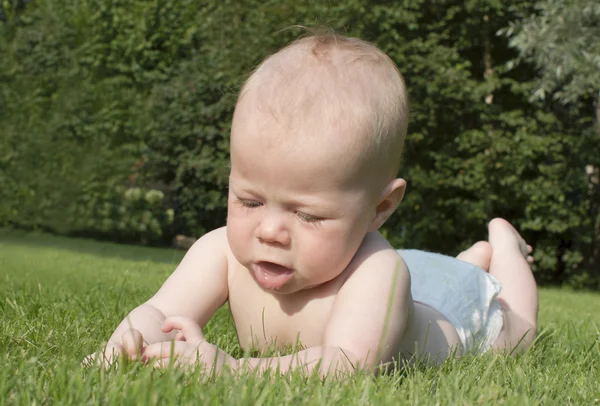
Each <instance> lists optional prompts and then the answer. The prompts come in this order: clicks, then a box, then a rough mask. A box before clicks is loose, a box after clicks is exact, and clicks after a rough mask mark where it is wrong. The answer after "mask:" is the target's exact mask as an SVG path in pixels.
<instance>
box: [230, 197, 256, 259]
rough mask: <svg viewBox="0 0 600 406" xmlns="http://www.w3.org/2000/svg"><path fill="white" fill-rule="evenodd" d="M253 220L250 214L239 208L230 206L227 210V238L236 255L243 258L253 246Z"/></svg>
mask: <svg viewBox="0 0 600 406" xmlns="http://www.w3.org/2000/svg"><path fill="white" fill-rule="evenodd" d="M253 230H254V229H253V227H252V222H251V220H250V218H249V216H248V215H247V214H245V213H243V212H241V209H239V208H230V209H228V211H227V240H228V241H229V247H230V248H231V251H232V252H233V254H234V255H235V256H236V258H238V259H241V257H242V256H244V252H246V251H247V250H248V249H249V248H250V247H251V241H249V239H250V238H251V237H252V235H253V234H254V231H253Z"/></svg>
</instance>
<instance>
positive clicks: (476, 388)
mask: <svg viewBox="0 0 600 406" xmlns="http://www.w3.org/2000/svg"><path fill="white" fill-rule="evenodd" d="M182 256H183V253H182V252H180V251H175V250H167V249H151V248H143V247H134V246H125V245H116V244H109V243H99V242H94V241H86V240H76V239H67V238H59V237H54V236H48V235H39V234H32V233H23V232H14V231H7V230H0V323H1V324H0V365H1V368H0V404H7V403H8V404H11V403H12V404H34V403H35V404H40V403H43V404H45V403H58V404H65V403H67V404H69V403H70V404H111V405H112V404H148V403H150V404H152V403H160V404H207V403H209V404H236V405H237V404H277V405H279V404H286V403H287V404H297V403H302V404H315V405H317V404H318V405H322V404H369V405H371V404H377V405H378V404H411V405H412V404H423V405H430V404H448V405H456V404H496V403H501V402H504V404H515V405H526V404H538V403H542V404H574V405H578V404H594V403H600V372H599V368H600V333H599V331H598V329H599V326H600V294H597V293H578V292H571V291H568V290H558V289H552V290H549V289H543V290H541V298H540V337H539V339H538V342H537V343H536V346H535V347H534V348H533V349H532V350H531V351H529V352H528V353H527V354H525V355H524V356H522V357H519V358H517V359H512V358H507V357H504V356H496V355H492V354H486V355H483V356H478V357H465V358H463V359H460V360H451V361H448V362H446V363H445V364H444V365H442V366H441V367H439V368H425V367H415V368H410V369H409V370H404V371H399V372H396V373H393V374H389V375H382V376H377V377H375V376H372V375H369V374H365V373H359V374H357V375H355V376H352V377H349V378H347V379H343V380H342V381H341V382H335V381H331V380H326V381H322V380H321V379H319V378H317V377H303V376H301V375H300V374H291V375H290V376H286V377H274V376H271V377H257V376H254V375H252V374H247V375H244V376H242V377H237V378H235V377H232V376H229V375H227V374H225V375H223V376H220V377H217V378H213V377H206V376H202V375H201V373H200V371H193V372H183V371H177V370H166V371H152V370H150V369H147V368H143V367H141V366H140V365H138V364H135V363H132V364H130V365H127V366H125V367H123V368H120V369H119V370H110V371H102V370H100V369H99V368H89V369H86V368H82V367H81V366H80V362H81V360H82V359H83V357H84V356H85V355H87V354H89V353H91V352H93V351H95V350H97V349H98V348H99V347H100V346H101V345H102V343H103V341H104V340H106V339H107V338H108V337H109V336H110V334H111V333H112V331H113V329H114V327H115V326H116V325H117V324H118V323H119V321H120V320H121V319H122V318H123V316H124V315H125V314H126V313H127V312H128V311H129V310H130V309H131V308H133V307H134V306H136V305H137V304H139V303H140V302H142V301H144V300H145V299H147V298H148V297H149V296H150V295H152V294H153V293H154V292H155V291H156V289H158V287H159V286H160V285H161V283H162V281H164V279H165V278H166V277H167V275H168V274H169V273H170V272H171V271H172V270H173V269H174V267H175V266H176V264H177V262H178V261H179V260H180V259H181V257H182ZM205 334H206V336H207V338H208V339H209V340H210V341H211V342H213V343H215V344H217V345H218V346H219V347H221V348H222V349H224V350H226V351H228V352H230V353H232V354H234V355H235V356H240V355H241V351H240V349H239V346H238V344H237V340H236V335H235V331H234V330H233V324H232V321H231V317H230V314H229V312H228V310H227V309H226V308H223V309H221V310H219V312H218V313H217V315H216V316H215V317H214V318H213V320H212V321H211V323H210V324H209V325H208V326H207V328H206V329H205Z"/></svg>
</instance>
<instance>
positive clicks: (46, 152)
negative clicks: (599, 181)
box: [0, 0, 600, 287]
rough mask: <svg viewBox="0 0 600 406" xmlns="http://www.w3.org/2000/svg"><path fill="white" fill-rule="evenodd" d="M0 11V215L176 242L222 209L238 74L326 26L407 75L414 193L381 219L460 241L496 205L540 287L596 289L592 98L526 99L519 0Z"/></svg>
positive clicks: (438, 246) (69, 3)
mask: <svg viewBox="0 0 600 406" xmlns="http://www.w3.org/2000/svg"><path fill="white" fill-rule="evenodd" d="M1 4H2V9H1V10H0V193H1V195H0V223H2V224H4V225H9V226H15V227H22V228H30V229H33V228H41V229H46V230H50V231H53V232H58V233H63V234H72V235H91V236H96V237H101V238H109V239H112V240H117V241H130V242H138V243H146V244H162V243H167V242H168V241H170V239H171V238H172V237H173V236H174V235H175V234H180V233H182V234H187V235H196V236H198V235H201V234H202V233H204V232H205V231H206V230H209V229H211V228H214V227H217V226H219V225H222V224H224V221H225V214H226V207H225V205H226V198H225V196H226V193H225V192H226V185H227V176H228V136H229V127H230V119H231V113H232V110H233V106H234V104H235V97H236V92H237V89H238V88H239V86H240V84H241V83H242V82H243V80H244V79H245V77H246V75H247V74H248V72H250V71H251V69H252V68H253V67H254V66H256V64H257V63H258V62H259V61H260V60H261V59H262V58H263V57H264V56H266V55H268V54H269V53H271V52H273V51H274V50H276V49H277V48H279V47H281V46H282V45H284V44H285V43H287V42H289V41H290V40H292V39H294V38H296V37H297V36H298V35H301V34H302V30H301V29H297V28H290V27H291V26H293V25H304V26H313V27H314V26H326V27H329V29H332V30H335V31H337V32H343V33H347V34H349V35H356V36H360V37H362V38H364V39H367V40H371V41H373V42H375V43H377V44H378V45H379V46H380V47H381V48H383V49H384V50H385V51H386V52H387V53H388V54H389V55H390V56H391V57H392V58H393V59H394V60H395V61H396V62H397V64H398V66H399V67H400V69H401V71H402V72H403V73H404V75H405V77H406V81H407V84H408V88H409V92H410V95H411V103H412V116H411V121H410V126H409V136H408V140H407V145H406V154H405V162H404V166H403V169H402V176H403V177H405V178H406V179H407V180H408V183H409V189H408V193H407V195H406V198H405V201H404V202H403V204H402V205H401V208H400V209H399V211H398V213H397V214H396V215H395V216H394V217H393V218H392V219H391V220H390V222H389V223H388V224H387V226H386V229H385V230H384V232H385V233H386V235H387V237H388V238H389V239H390V240H391V241H392V242H393V243H394V244H395V245H397V246H409V247H419V248H425V249H430V250H436V251H441V252H445V253H450V254H455V253H456V252H458V251H459V250H461V249H463V248H465V247H466V246H467V245H469V244H471V243H473V242H474V241H475V240H476V239H483V238H485V224H486V222H487V221H488V220H489V219H490V218H492V217H494V216H505V217H507V218H509V219H510V220H511V221H513V222H514V223H515V225H516V226H517V227H519V228H520V229H521V230H522V231H523V233H524V234H525V236H526V237H527V239H528V240H529V241H530V242H531V243H532V244H533V245H534V246H535V248H536V260H537V264H536V267H535V270H536V275H537V277H538V280H539V281H540V282H552V283H563V282H568V283H570V284H573V285H577V286H583V285H585V286H591V287H594V286H596V287H597V286H598V285H597V283H598V280H599V276H600V270H599V269H598V264H593V263H591V262H590V261H589V259H588V258H590V252H591V250H592V249H593V247H594V245H595V244H598V240H597V238H598V236H596V235H594V225H595V223H596V222H597V221H598V213H597V211H595V210H597V205H594V204H593V196H592V194H591V191H590V183H589V179H588V177H587V175H586V173H585V165H589V164H592V165H596V166H598V165H600V162H599V160H600V142H599V141H600V140H599V138H600V137H599V135H598V133H597V132H595V131H594V130H593V111H592V108H593V107H592V104H591V103H590V100H581V101H580V102H578V103H573V104H571V105H568V106H563V105H556V104H553V103H552V102H545V103H537V102H532V101H530V96H531V88H532V83H533V80H535V74H536V73H535V71H533V70H532V69H531V68H530V67H528V66H526V65H519V66H517V67H516V68H513V69H511V70H508V69H507V68H506V63H507V62H509V61H510V60H512V59H513V58H515V57H516V55H515V54H514V51H512V50H510V49H509V48H508V46H507V43H506V39H505V38H503V37H498V36H496V32H497V31H498V30H499V29H501V28H502V27H505V26H507V25H508V24H509V22H510V21H514V20H516V19H518V18H519V16H520V15H521V14H527V13H529V12H530V11H531V10H532V7H533V3H532V2H530V1H514V0H512V1H504V2H499V1H491V0H489V1H483V2H481V1H477V2H475V1H473V0H471V1H467V2H458V1H446V0H445V1H437V2H430V1H425V0H405V1H400V2H398V1H395V2H388V1H359V0H343V1H339V2H312V1H311V2H295V1H272V0H271V1H269V0H267V1H255V0H247V1H232V0H221V1H217V0H210V1H209V0H205V1H191V0H178V1H175V0H156V1H145V0H95V1H73V0H53V1H48V0H31V1H29V2H27V5H26V7H25V3H24V2H23V1H22V0H14V1H12V2H10V1H9V2H6V1H5V2H2V3H1Z"/></svg>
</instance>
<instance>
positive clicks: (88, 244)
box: [0, 228, 185, 265]
mask: <svg viewBox="0 0 600 406" xmlns="http://www.w3.org/2000/svg"><path fill="white" fill-rule="evenodd" d="M11 246H12V247H15V248H16V247H32V246H35V247H39V248H51V249H57V250H64V251H71V252H78V253H84V254H90V255H94V256H98V257H102V258H109V257H110V258H119V259H124V260H129V261H152V262H159V263H166V264H173V265H177V264H178V263H179V261H181V258H183V256H184V254H185V252H184V251H180V250H175V249H173V248H156V247H142V246H138V245H129V244H118V243H114V242H106V241H97V240H91V239H86V238H70V237H62V236H56V235H52V234H46V233H41V232H31V231H23V230H14V229H5V228H0V250H4V249H11Z"/></svg>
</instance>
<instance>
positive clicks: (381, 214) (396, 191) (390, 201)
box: [369, 178, 406, 232]
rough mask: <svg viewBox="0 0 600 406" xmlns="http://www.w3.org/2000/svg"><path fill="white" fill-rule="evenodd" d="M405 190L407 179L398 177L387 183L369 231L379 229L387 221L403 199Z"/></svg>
mask: <svg viewBox="0 0 600 406" xmlns="http://www.w3.org/2000/svg"><path fill="white" fill-rule="evenodd" d="M405 191H406V181H405V180H404V179H400V178H397V179H394V180H392V181H391V182H390V183H388V184H387V186H386V187H385V189H383V192H382V193H381V196H380V200H379V203H378V204H377V206H376V207H375V217H374V218H373V221H372V222H371V225H370V226H369V232H371V231H376V230H378V229H379V227H381V226H382V225H383V223H385V222H386V220H387V219H388V217H390V216H391V215H392V213H393V212H394V211H395V210H396V207H398V205H399V204H400V202H401V201H402V198H403V197H404V192H405Z"/></svg>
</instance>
